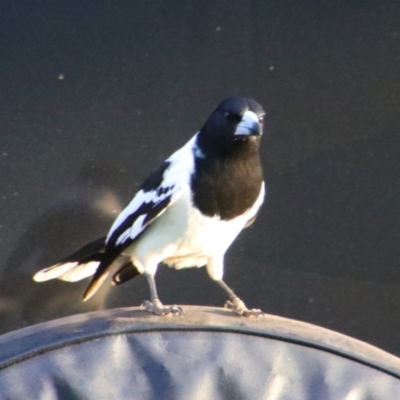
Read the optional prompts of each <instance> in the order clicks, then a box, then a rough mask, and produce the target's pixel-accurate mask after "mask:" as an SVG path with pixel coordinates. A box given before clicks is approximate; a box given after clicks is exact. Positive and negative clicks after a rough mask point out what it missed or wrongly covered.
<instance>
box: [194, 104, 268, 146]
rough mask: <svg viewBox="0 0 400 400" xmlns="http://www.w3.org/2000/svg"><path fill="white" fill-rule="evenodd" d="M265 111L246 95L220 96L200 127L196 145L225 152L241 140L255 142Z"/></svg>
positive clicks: (260, 129) (260, 131) (261, 127)
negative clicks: (213, 109)
mask: <svg viewBox="0 0 400 400" xmlns="http://www.w3.org/2000/svg"><path fill="white" fill-rule="evenodd" d="M264 115H265V112H264V110H263V108H262V107H261V105H260V104H258V103H257V102H256V101H254V100H252V99H248V98H245V97H229V98H227V99H225V100H223V101H222V102H221V103H220V104H219V105H218V107H217V108H216V109H215V111H214V112H213V113H212V114H211V115H210V117H209V118H208V120H207V122H206V123H205V124H204V126H203V127H202V128H201V130H200V132H199V137H198V145H199V147H200V150H202V151H203V152H205V153H207V152H225V151H226V150H229V148H231V147H232V146H235V147H236V145H239V144H240V143H246V142H247V143H248V142H252V143H254V144H256V145H258V142H259V139H260V136H261V134H262V129H263V119H264Z"/></svg>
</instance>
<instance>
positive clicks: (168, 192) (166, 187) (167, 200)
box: [106, 136, 196, 250]
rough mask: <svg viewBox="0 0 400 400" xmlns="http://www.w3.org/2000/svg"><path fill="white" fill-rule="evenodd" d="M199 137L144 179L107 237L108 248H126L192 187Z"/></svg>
mask: <svg viewBox="0 0 400 400" xmlns="http://www.w3.org/2000/svg"><path fill="white" fill-rule="evenodd" d="M195 137H196V136H195ZM195 137H194V138H193V139H192V140H190V141H189V142H188V143H187V144H186V145H185V146H184V147H182V148H181V149H180V150H178V151H177V152H175V153H174V154H173V155H172V156H171V157H169V158H168V159H167V160H166V161H164V162H163V163H162V164H161V165H160V167H159V168H158V169H157V170H155V171H154V172H153V173H152V174H150V175H149V177H148V178H147V179H146V180H145V181H144V183H143V185H142V186H141V188H140V190H139V192H138V193H137V194H136V196H135V197H134V198H133V199H132V201H131V202H130V203H129V204H128V206H127V207H126V208H125V209H124V210H123V211H122V212H121V213H120V214H119V216H118V218H117V219H116V220H115V222H114V224H113V225H112V227H111V229H110V232H109V233H108V236H107V239H106V250H108V249H112V248H114V247H123V248H126V245H127V244H128V245H129V244H130V243H132V242H133V241H134V240H135V239H137V238H138V237H139V236H140V235H141V234H142V233H143V232H144V230H145V229H146V227H147V226H149V225H150V224H151V223H152V222H153V221H154V220H155V219H156V218H158V217H159V216H161V215H162V214H163V213H164V212H165V211H166V210H167V209H168V207H169V206H170V205H171V204H172V203H174V202H175V201H176V200H177V199H178V198H180V196H181V195H182V194H183V193H184V192H185V189H186V190H187V189H189V187H190V178H191V175H192V172H193V168H194V158H193V157H194V156H193V143H194V142H195Z"/></svg>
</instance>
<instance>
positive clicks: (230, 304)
mask: <svg viewBox="0 0 400 400" xmlns="http://www.w3.org/2000/svg"><path fill="white" fill-rule="evenodd" d="M225 308H228V309H229V310H232V311H233V312H234V313H235V314H237V315H240V316H242V317H248V318H255V319H256V320H257V319H259V318H264V313H263V312H262V311H261V310H260V309H258V308H252V309H251V310H249V309H248V308H247V307H246V305H245V304H244V303H243V301H242V300H240V299H239V298H236V299H234V300H233V301H230V300H228V301H227V302H226V303H225Z"/></svg>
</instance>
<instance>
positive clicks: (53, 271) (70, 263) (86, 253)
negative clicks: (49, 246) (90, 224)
mask: <svg viewBox="0 0 400 400" xmlns="http://www.w3.org/2000/svg"><path fill="white" fill-rule="evenodd" d="M105 240H106V238H105V237H102V238H100V239H97V240H95V241H94V242H92V243H89V244H87V245H86V246H84V247H82V248H81V249H79V250H78V251H76V252H75V253H73V254H71V255H70V256H68V257H67V258H65V259H64V260H63V261H61V262H59V263H58V264H55V265H52V266H51V267H48V268H45V269H42V270H41V271H39V272H37V273H36V274H35V275H34V276H33V279H34V280H35V281H36V282H43V281H48V280H50V279H56V278H57V279H61V280H63V281H67V282H76V281H79V280H81V279H84V278H87V277H88V276H91V275H93V274H95V272H96V270H97V268H98V266H99V264H100V262H101V261H102V259H103V257H104V248H105Z"/></svg>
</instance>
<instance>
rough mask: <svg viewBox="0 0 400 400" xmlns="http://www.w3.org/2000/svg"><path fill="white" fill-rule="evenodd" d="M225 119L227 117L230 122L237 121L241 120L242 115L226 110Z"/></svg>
mask: <svg viewBox="0 0 400 400" xmlns="http://www.w3.org/2000/svg"><path fill="white" fill-rule="evenodd" d="M224 117H225V119H227V120H228V121H230V122H237V121H240V120H241V119H242V117H241V116H240V115H239V114H236V113H233V112H230V111H226V112H225V114H224Z"/></svg>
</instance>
